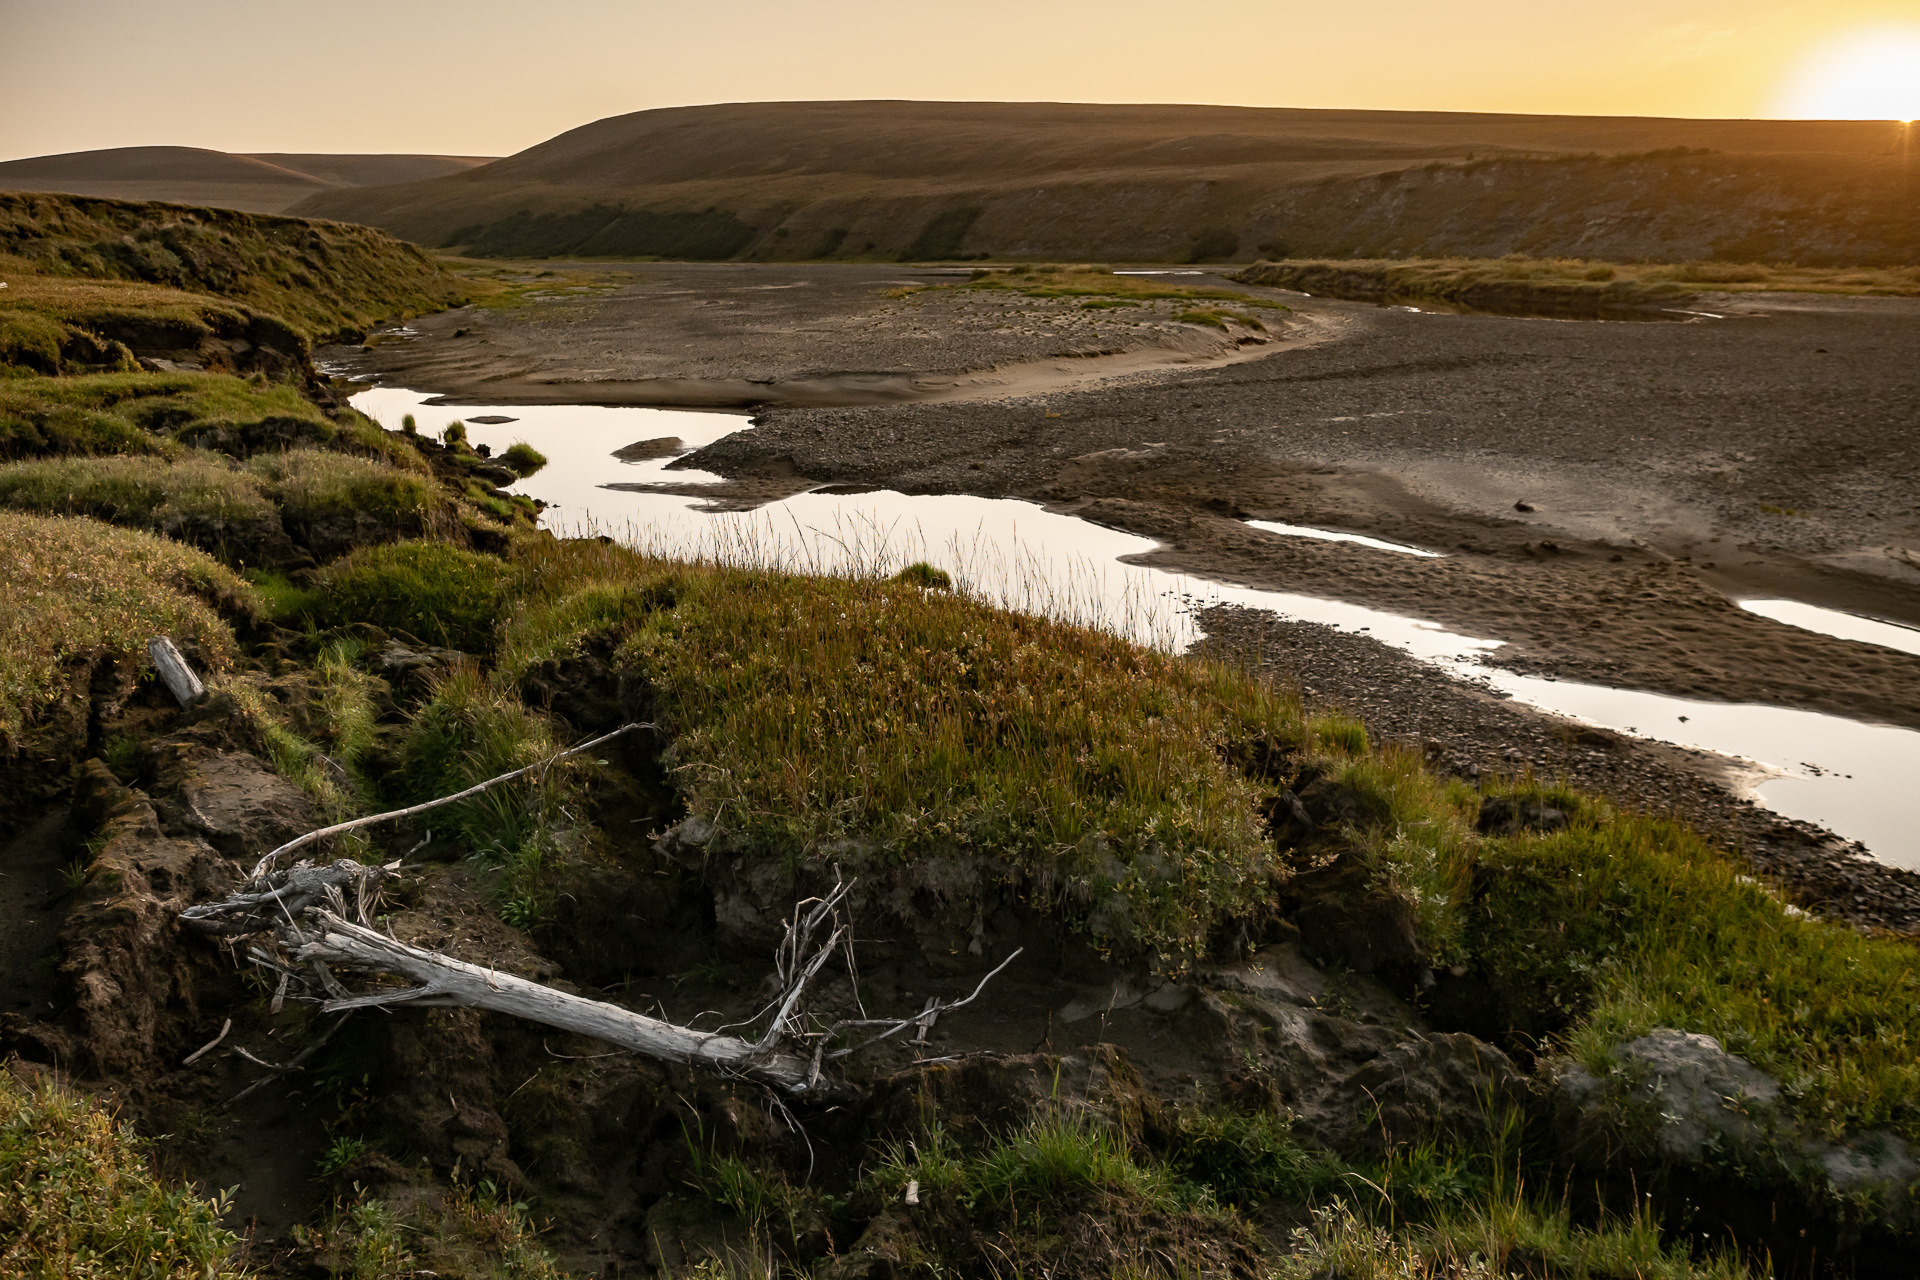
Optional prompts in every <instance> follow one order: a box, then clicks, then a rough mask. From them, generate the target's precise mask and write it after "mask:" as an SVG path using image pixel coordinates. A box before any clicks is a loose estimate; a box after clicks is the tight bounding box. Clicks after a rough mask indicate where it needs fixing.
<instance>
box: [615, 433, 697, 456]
mask: <svg viewBox="0 0 1920 1280" xmlns="http://www.w3.org/2000/svg"><path fill="white" fill-rule="evenodd" d="M682 447H683V442H682V440H681V439H680V437H679V436H658V437H656V438H654V439H652V440H635V441H634V442H633V443H632V444H630V445H626V446H624V447H622V448H619V449H615V450H614V451H613V456H614V457H616V458H618V459H620V460H621V461H622V462H644V461H646V460H647V459H649V458H667V457H671V456H673V455H674V454H676V453H679V452H680V450H681V448H682Z"/></svg>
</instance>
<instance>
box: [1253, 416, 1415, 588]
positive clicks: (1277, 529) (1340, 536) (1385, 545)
mask: <svg viewBox="0 0 1920 1280" xmlns="http://www.w3.org/2000/svg"><path fill="white" fill-rule="evenodd" d="M1369 416H1373V417H1378V416H1380V415H1377V414H1374V415H1369ZM1330 421H1336V422H1337V421H1342V419H1337V418H1336V419H1330ZM1246 524H1247V527H1248V528H1251V529H1258V530H1260V531H1261V532H1262V533H1277V534H1279V535H1280V536H1281V537H1283V538H1316V539H1318V540H1320V541H1322V542H1351V543H1355V544H1357V545H1359V546H1362V547H1372V548H1373V549H1374V550H1375V551H1397V552H1399V553H1400V554H1401V555H1403V556H1422V557H1424V558H1426V559H1429V560H1440V559H1444V558H1445V555H1446V553H1445V552H1441V551H1428V550H1427V549H1426V548H1425V547H1414V546H1409V545H1407V544H1406V543H1404V542H1388V541H1387V540H1386V539H1384V538H1369V537H1366V536H1365V535H1363V534H1358V533H1339V532H1337V531H1335V530H1333V529H1309V528H1308V527H1307V526H1305V525H1299V524H1281V523H1279V522H1278V521H1274V520H1249V521H1247V522H1246Z"/></svg>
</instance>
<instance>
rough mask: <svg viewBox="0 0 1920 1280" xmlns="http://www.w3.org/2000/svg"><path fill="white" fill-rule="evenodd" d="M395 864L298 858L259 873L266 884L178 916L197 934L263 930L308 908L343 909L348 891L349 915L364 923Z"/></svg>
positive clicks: (207, 903) (294, 917) (237, 935)
mask: <svg viewBox="0 0 1920 1280" xmlns="http://www.w3.org/2000/svg"><path fill="white" fill-rule="evenodd" d="M399 868H400V864H399V863H397V862H393V863H388V864H387V865H386V866H384V867H368V866H363V865H361V864H360V863H358V862H355V861H354V860H353V859H352V858H341V859H339V860H338V861H336V862H334V863H333V865H331V866H326V867H321V866H315V865H314V864H313V863H311V862H299V863H295V864H294V865H293V866H292V867H290V868H289V869H287V870H286V871H282V872H278V873H276V874H273V875H271V876H267V877H264V879H265V883H264V884H263V885H262V886H261V887H260V888H259V889H258V891H256V892H252V893H246V892H242V893H236V894H234V895H233V896H232V897H230V898H226V899H223V900H222V901H220V902H203V903H201V904H200V905H199V906H195V907H188V908H187V909H186V910H185V911H182V912H181V913H180V919H181V921H182V922H183V923H185V924H190V925H192V926H193V927H194V928H196V929H198V930H200V931H201V932H202V933H214V934H226V935H229V936H233V937H239V936H243V935H246V934H252V933H265V932H267V931H268V930H271V929H273V928H275V927H276V926H278V925H280V924H283V923H291V922H292V921H295V920H297V919H299V918H300V916H301V915H302V914H303V913H304V912H305V911H306V910H307V908H309V907H314V906H322V905H331V904H339V910H340V911H341V913H342V914H345V913H346V911H347V908H346V906H345V901H346V897H345V895H346V893H347V891H348V890H351V891H352V892H353V895H354V900H355V901H354V909H353V914H354V915H355V916H356V917H357V918H358V919H359V920H360V921H361V922H362V923H365V922H367V921H369V920H371V919H372V915H371V913H372V911H373V908H374V903H375V901H376V900H377V896H378V889H379V885H380V883H381V881H383V880H386V879H388V878H390V877H392V876H393V875H395V874H397V873H398V871H399ZM249 883H252V882H251V881H250V882H249Z"/></svg>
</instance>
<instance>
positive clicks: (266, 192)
mask: <svg viewBox="0 0 1920 1280" xmlns="http://www.w3.org/2000/svg"><path fill="white" fill-rule="evenodd" d="M487 159H488V157H484V156H417V155H313V154H304V153H303V154H285V153H268V152H262V153H259V154H256V155H232V154H229V153H227V152H225V151H209V150H206V149H205V148H202V147H109V148H106V149H103V150H99V151H70V152H65V153H63V154H60V155H52V156H32V157H29V158H27V159H24V160H8V161H5V162H0V191H56V192H62V193H65V194H67V195H78V196H101V197H106V198H108V199H115V200H165V201H170V202H177V203H180V204H196V205H211V206H214V207H218V208H223V209H242V210H245V211H247V212H249V213H282V212H284V211H285V210H286V209H287V208H288V207H290V206H292V205H294V204H297V203H299V202H300V201H301V200H304V199H306V198H307V197H308V196H310V195H313V194H314V193H315V192H318V191H325V190H328V189H330V188H333V187H350V186H367V185H371V184H374V183H381V182H417V181H420V180H422V179H425V178H437V177H440V176H442V175H443V174H449V173H458V172H460V171H461V170H463V169H469V168H472V167H473V166H474V165H476V164H483V163H485V162H486V160H487Z"/></svg>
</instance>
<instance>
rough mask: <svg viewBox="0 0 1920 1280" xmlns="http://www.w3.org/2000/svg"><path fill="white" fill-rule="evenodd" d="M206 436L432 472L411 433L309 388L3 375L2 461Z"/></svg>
mask: <svg viewBox="0 0 1920 1280" xmlns="http://www.w3.org/2000/svg"><path fill="white" fill-rule="evenodd" d="M187 445H201V446H205V447H207V448H210V449H214V450H217V451H219V452H223V453H227V454H231V455H234V456H238V457H245V456H247V455H249V454H251V453H254V452H263V451H264V452H274V451H279V450H283V449H288V448H295V447H300V446H310V447H325V448H330V449H333V450H335V451H341V450H346V451H351V452H355V453H359V454H361V455H363V456H366V457H372V458H381V459H385V460H386V461H388V462H390V463H392V464H393V465H395V466H398V467H401V468H404V469H407V470H413V471H421V472H424V471H425V469H426V466H425V463H423V462H422V461H421V459H420V456H419V454H418V453H417V452H416V451H415V450H414V449H413V448H412V447H411V446H409V445H407V444H406V443H405V442H404V441H403V440H401V439H399V438H398V437H395V436H391V435H388V434H387V433H386V432H384V431H382V430H381V429H380V428H379V426H378V425H377V424H375V423H373V422H371V421H369V420H368V419H367V418H365V417H363V416H362V415H360V414H358V413H355V412H353V411H352V410H341V411H338V412H336V413H331V414H330V413H328V412H327V411H325V410H322V409H320V408H319V407H318V406H316V405H315V404H314V403H313V402H312V401H311V400H309V399H307V398H306V396H305V395H304V394H303V393H302V391H301V390H300V388H299V387H297V386H294V385H292V384H288V383H277V382H270V381H267V380H265V379H260V378H238V377H234V376H231V375H228V374H218V373H171V374H152V373H106V374H89V375H81V376H73V377H12V378H8V377H0V461H7V460H20V459H28V458H39V457H57V456H65V455H99V454H110V453H125V454H149V455H153V456H158V457H177V456H179V455H180V453H181V451H182V449H183V447H185V446H187Z"/></svg>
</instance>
